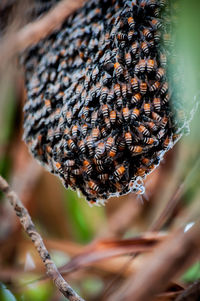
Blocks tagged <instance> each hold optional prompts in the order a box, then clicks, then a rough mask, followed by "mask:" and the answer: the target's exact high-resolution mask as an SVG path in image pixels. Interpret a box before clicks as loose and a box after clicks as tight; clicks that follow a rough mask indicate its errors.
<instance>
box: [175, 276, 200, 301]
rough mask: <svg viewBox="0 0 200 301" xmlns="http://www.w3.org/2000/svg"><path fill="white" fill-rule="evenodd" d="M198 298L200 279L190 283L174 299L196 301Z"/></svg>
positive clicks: (199, 295) (199, 294)
mask: <svg viewBox="0 0 200 301" xmlns="http://www.w3.org/2000/svg"><path fill="white" fill-rule="evenodd" d="M199 298H200V280H197V281H195V282H194V283H192V284H191V285H190V286H189V287H188V288H186V289H185V290H184V291H183V292H182V293H181V294H180V295H179V296H178V297H177V298H176V299H175V301H195V300H196V301H197V300H199Z"/></svg>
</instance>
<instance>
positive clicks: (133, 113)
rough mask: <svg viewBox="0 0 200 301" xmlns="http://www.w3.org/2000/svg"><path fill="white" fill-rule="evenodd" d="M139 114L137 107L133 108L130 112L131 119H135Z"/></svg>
mask: <svg viewBox="0 0 200 301" xmlns="http://www.w3.org/2000/svg"><path fill="white" fill-rule="evenodd" d="M139 115H140V110H138V109H133V110H132V112H131V120H135V119H137V118H138V117H139Z"/></svg>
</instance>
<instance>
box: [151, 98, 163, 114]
mask: <svg viewBox="0 0 200 301" xmlns="http://www.w3.org/2000/svg"><path fill="white" fill-rule="evenodd" d="M153 105H154V108H155V110H156V111H160V109H161V100H160V97H154V99H153Z"/></svg>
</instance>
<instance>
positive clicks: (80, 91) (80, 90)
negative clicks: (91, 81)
mask: <svg viewBox="0 0 200 301" xmlns="http://www.w3.org/2000/svg"><path fill="white" fill-rule="evenodd" d="M83 89H84V87H83V85H81V84H79V85H78V86H77V87H76V94H77V95H80V94H81V93H82V91H83Z"/></svg>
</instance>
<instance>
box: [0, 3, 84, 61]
mask: <svg viewBox="0 0 200 301" xmlns="http://www.w3.org/2000/svg"><path fill="white" fill-rule="evenodd" d="M83 3H84V1H83V0H75V1H71V0H63V1H61V2H60V3H58V4H57V5H56V7H55V8H53V9H51V10H50V11H49V12H48V13H47V14H46V15H45V16H44V17H42V18H41V19H39V20H36V21H34V22H31V23H29V24H27V25H26V26H24V27H23V28H22V29H20V30H19V31H18V32H15V33H12V34H10V35H9V36H8V37H6V38H5V39H4V40H2V41H1V43H0V44H1V46H0V65H1V63H3V62H4V59H5V58H6V60H7V61H8V60H9V59H10V58H12V57H13V56H14V55H16V54H18V53H19V52H21V51H23V50H24V49H26V48H27V47H30V46H31V45H33V44H35V43H37V42H39V40H41V39H43V38H45V37H46V36H47V35H49V34H50V33H52V32H53V31H54V30H55V29H56V28H59V26H60V25H61V24H62V23H63V22H64V20H65V19H66V18H67V17H68V16H69V15H70V14H71V13H73V12H74V11H75V10H76V9H78V8H80V6H81V5H82V4H83Z"/></svg>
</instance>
